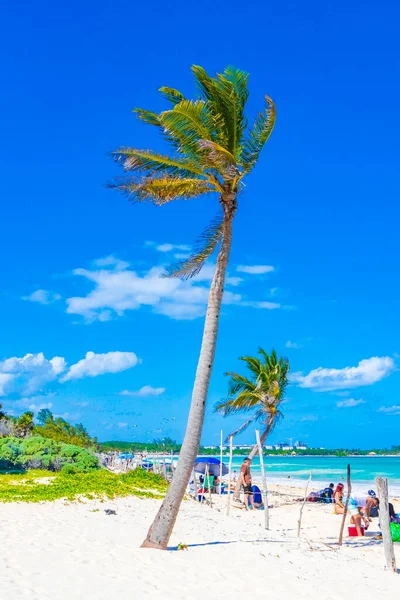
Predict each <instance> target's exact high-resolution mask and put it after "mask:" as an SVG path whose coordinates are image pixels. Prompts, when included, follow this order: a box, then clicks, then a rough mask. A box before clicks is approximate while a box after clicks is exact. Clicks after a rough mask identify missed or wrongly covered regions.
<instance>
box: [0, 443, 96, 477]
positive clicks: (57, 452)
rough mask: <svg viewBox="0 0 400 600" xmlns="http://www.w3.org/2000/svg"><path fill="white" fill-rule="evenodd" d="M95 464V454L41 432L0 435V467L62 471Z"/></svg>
mask: <svg viewBox="0 0 400 600" xmlns="http://www.w3.org/2000/svg"><path fill="white" fill-rule="evenodd" d="M98 468H99V462H98V459H97V457H96V456H95V455H94V454H92V453H91V452H89V451H88V450H86V449H85V448H82V447H81V446H74V445H73V444H65V443H63V442H56V441H55V440H51V439H48V438H44V437H41V436H37V435H34V436H31V437H28V438H17V437H3V438H0V469H1V470H3V471H5V470H26V469H48V470H49V471H63V472H65V473H67V472H69V473H83V472H86V471H92V470H93V469H98Z"/></svg>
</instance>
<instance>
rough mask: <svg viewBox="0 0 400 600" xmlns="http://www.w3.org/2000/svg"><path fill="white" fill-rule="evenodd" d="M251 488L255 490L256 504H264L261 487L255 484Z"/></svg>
mask: <svg viewBox="0 0 400 600" xmlns="http://www.w3.org/2000/svg"><path fill="white" fill-rule="evenodd" d="M251 489H252V490H253V501H254V502H255V503H256V504H262V496H261V491H260V488H259V487H258V485H253V487H252V488H251Z"/></svg>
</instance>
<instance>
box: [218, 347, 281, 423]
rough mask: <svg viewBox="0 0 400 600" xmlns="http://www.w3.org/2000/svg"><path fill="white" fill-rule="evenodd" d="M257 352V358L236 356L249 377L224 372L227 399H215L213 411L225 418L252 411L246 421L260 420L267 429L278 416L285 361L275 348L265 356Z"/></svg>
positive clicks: (261, 352)
mask: <svg viewBox="0 0 400 600" xmlns="http://www.w3.org/2000/svg"><path fill="white" fill-rule="evenodd" d="M259 355H260V357H261V359H260V358H258V357H252V356H242V357H241V358H240V360H242V361H243V362H245V364H246V367H247V369H248V371H249V373H250V376H249V377H245V376H244V375H241V374H239V373H234V372H229V373H225V375H227V376H228V377H229V387H228V398H227V399H226V400H222V401H220V402H218V403H217V405H216V407H215V410H216V411H217V412H220V413H221V414H223V415H224V416H225V417H226V416H229V415H238V414H241V413H248V412H252V413H253V415H252V418H251V419H250V422H251V421H252V420H256V421H262V422H263V423H264V424H266V425H267V426H268V431H271V429H272V428H273V427H274V426H275V424H276V422H277V421H278V420H279V419H280V418H281V417H282V412H281V411H280V408H279V407H280V405H281V403H282V401H283V400H284V397H285V391H286V387H287V374H288V370H289V363H288V361H287V359H285V358H280V359H279V360H278V358H277V355H276V352H275V350H272V352H271V354H270V355H268V354H267V353H266V352H265V351H264V350H263V349H262V348H260V350H259ZM237 431H238V430H237ZM239 431H241V429H240V428H239Z"/></svg>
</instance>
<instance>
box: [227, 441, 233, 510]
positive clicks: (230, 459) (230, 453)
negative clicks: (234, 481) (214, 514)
mask: <svg viewBox="0 0 400 600" xmlns="http://www.w3.org/2000/svg"><path fill="white" fill-rule="evenodd" d="M232 444H233V437H232V436H230V438H229V479H228V502H227V504H226V514H227V515H228V516H229V509H230V507H231V477H232V450H233V448H232Z"/></svg>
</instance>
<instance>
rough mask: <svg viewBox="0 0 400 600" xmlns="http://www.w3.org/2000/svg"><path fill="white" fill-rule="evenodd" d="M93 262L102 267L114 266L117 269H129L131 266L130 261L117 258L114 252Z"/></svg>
mask: <svg viewBox="0 0 400 600" xmlns="http://www.w3.org/2000/svg"><path fill="white" fill-rule="evenodd" d="M93 264H94V265H95V266H96V267H100V268H102V267H105V268H107V267H111V268H114V269H115V270H116V271H123V270H124V269H127V268H128V267H129V263H128V262H126V261H124V260H120V259H119V258H115V256H113V255H112V254H111V255H110V256H105V257H104V258H97V259H96V260H94V261H93Z"/></svg>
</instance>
